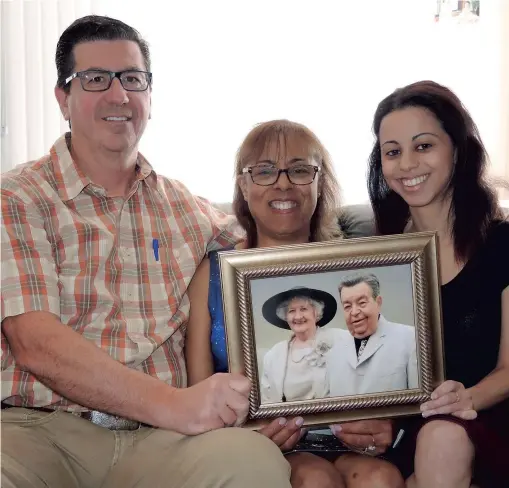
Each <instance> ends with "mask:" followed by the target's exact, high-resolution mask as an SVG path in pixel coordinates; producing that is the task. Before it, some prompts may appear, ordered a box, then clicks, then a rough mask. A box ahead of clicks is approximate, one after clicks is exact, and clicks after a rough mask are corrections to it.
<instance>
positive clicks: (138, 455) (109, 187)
mask: <svg viewBox="0 0 509 488" xmlns="http://www.w3.org/2000/svg"><path fill="white" fill-rule="evenodd" d="M56 64H57V71H58V81H57V86H56V88H55V95H56V98H57V100H58V103H59V105H60V109H61V112H62V114H63V116H64V118H65V119H66V120H67V121H69V125H70V127H71V132H69V133H68V134H66V135H65V136H63V137H61V138H60V139H59V140H57V141H56V143H55V144H54V146H53V147H52V148H51V151H50V154H49V155H48V156H45V157H43V158H41V159H40V160H38V161H36V162H31V163H27V164H26V165H23V166H21V167H18V168H17V169H15V170H13V171H11V172H9V173H7V174H5V175H4V176H3V179H2V187H1V191H2V229H1V232H2V287H1V294H2V302H1V303H2V318H1V320H2V475H3V476H2V486H5V487H17V488H21V487H27V488H28V487H30V488H35V487H46V486H51V487H66V488H71V487H79V486H104V487H117V486H118V487H123V488H124V487H129V486H137V487H140V488H141V487H151V488H152V487H156V486H158V487H162V486H164V487H193V488H194V487H197V488H199V487H205V486H207V487H209V486H210V487H219V486H221V487H255V486H282V487H285V486H288V487H289V486H290V484H289V472H288V471H289V470H288V464H287V462H286V461H285V460H284V458H283V456H282V455H281V453H280V450H279V449H278V448H277V445H276V443H274V442H272V441H270V440H268V439H267V437H271V435H272V434H274V429H273V430H272V432H269V431H267V429H266V430H265V431H264V433H265V435H266V437H264V436H263V435H260V434H258V433H255V432H252V431H250V430H248V429H239V428H228V429H226V428H225V429H222V427H225V426H234V425H241V424H242V423H243V422H244V420H245V417H246V414H247V410H248V395H249V391H250V384H249V381H248V380H247V379H246V378H244V377H242V376H240V375H234V374H221V375H214V376H212V377H211V378H209V379H207V380H205V381H203V382H201V383H199V384H197V385H195V386H193V387H190V388H186V372H185V363H184V357H183V350H182V349H183V348H182V345H183V334H184V332H183V327H182V325H183V324H185V321H186V319H187V317H188V315H189V302H188V299H187V296H186V290H187V286H188V284H189V281H190V280H191V277H192V275H193V273H194V271H195V269H196V267H197V265H198V264H199V262H200V261H201V259H202V258H203V256H204V255H205V253H206V252H207V251H208V250H210V249H212V248H214V247H216V248H217V247H221V246H224V245H227V244H230V243H232V242H235V241H236V240H237V239H238V236H236V235H235V234H234V233H233V232H232V230H231V229H233V227H232V224H233V223H232V222H230V221H229V220H228V219H227V218H226V217H225V216H224V215H223V214H220V213H218V212H216V211H214V210H213V209H212V207H211V206H210V205H209V204H208V203H207V202H205V201H203V200H201V199H199V198H196V197H193V196H192V195H191V194H190V193H189V192H188V190H187V189H186V188H185V187H183V186H182V185H181V184H179V183H178V182H175V181H172V180H168V179H166V178H164V177H161V176H159V175H157V174H156V173H155V172H154V171H153V170H152V168H151V166H150V165H149V164H148V162H147V161H146V160H145V159H144V157H143V156H142V155H141V154H140V153H139V152H138V143H139V140H140V138H141V136H142V134H143V132H144V129H145V126H146V124H147V121H148V119H149V118H150V107H151V89H152V74H151V73H150V55H149V49H148V46H147V44H146V43H145V41H144V40H143V39H142V38H141V37H140V36H139V34H138V32H137V31H135V30H134V29H133V28H131V27H130V26H128V25H126V24H124V23H122V22H120V21H118V20H115V19H110V18H107V17H97V16H90V17H84V18H82V19H78V20H77V21H75V22H74V23H73V24H72V25H71V26H69V27H68V28H67V29H66V30H65V32H64V33H63V34H62V36H61V37H60V40H59V42H58V45H57V51H56ZM161 144H163V141H161ZM284 429H286V427H279V431H278V432H279V434H280V435H283V436H286V437H288V436H291V435H293V434H294V433H295V434H296V435H298V432H297V431H298V429H297V428H296V427H295V426H294V425H291V426H289V427H288V429H287V430H288V432H285V431H284ZM292 429H293V430H292ZM269 430H270V429H269ZM218 446H220V449H218Z"/></svg>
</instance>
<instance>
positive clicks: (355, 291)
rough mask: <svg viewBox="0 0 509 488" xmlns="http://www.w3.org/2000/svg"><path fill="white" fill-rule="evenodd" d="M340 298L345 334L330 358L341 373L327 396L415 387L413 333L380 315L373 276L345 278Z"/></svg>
mask: <svg viewBox="0 0 509 488" xmlns="http://www.w3.org/2000/svg"><path fill="white" fill-rule="evenodd" d="M339 296H340V299H341V304H342V307H343V313H344V317H345V321H346V325H347V328H348V330H349V332H350V336H349V337H348V338H347V340H345V341H343V342H342V343H340V344H339V345H338V350H337V351H336V354H335V355H334V358H335V361H336V362H339V361H341V365H339V363H338V365H337V368H336V369H337V370H338V371H341V374H338V375H337V376H335V377H334V378H331V396H342V395H353V394H356V395H358V394H364V393H378V392H386V391H394V390H406V389H412V388H418V386H419V375H418V370H417V357H416V335H415V329H414V327H410V326H408V325H403V324H396V323H394V322H389V321H388V320H387V319H385V318H384V317H383V315H382V314H381V309H382V296H381V295H380V283H379V281H378V278H377V277H376V276H375V275H373V274H357V275H351V276H348V277H346V278H345V279H343V280H342V282H341V283H340V285H339Z"/></svg>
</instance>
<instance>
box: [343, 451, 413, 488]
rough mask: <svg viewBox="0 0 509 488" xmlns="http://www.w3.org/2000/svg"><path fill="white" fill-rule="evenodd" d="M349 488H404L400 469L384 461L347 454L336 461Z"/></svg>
mask: <svg viewBox="0 0 509 488" xmlns="http://www.w3.org/2000/svg"><path fill="white" fill-rule="evenodd" d="M336 466H337V468H338V470H339V471H341V473H342V475H343V478H344V479H345V481H346V485H347V487H348V488H404V487H405V481H404V480H403V476H401V473H400V472H399V470H398V468H396V466H394V465H393V464H391V463H389V462H388V461H385V460H383V459H378V458H371V457H367V456H361V455H357V454H351V455H350V454H346V455H343V456H341V457H340V458H339V459H338V461H336Z"/></svg>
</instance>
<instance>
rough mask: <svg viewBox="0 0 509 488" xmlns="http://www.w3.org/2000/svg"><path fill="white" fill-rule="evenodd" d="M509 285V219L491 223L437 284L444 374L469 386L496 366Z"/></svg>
mask: <svg viewBox="0 0 509 488" xmlns="http://www.w3.org/2000/svg"><path fill="white" fill-rule="evenodd" d="M508 286H509V222H496V223H493V224H492V226H491V227H490V229H489V231H488V234H487V238H486V241H485V243H484V244H483V245H482V246H481V247H480V248H479V249H478V250H477V251H476V252H475V253H474V255H473V256H472V257H471V258H470V260H469V261H468V262H467V264H466V265H465V267H464V268H463V269H462V270H461V271H460V273H459V274H458V275H457V276H456V277H455V278H454V279H453V280H452V281H450V282H449V283H447V284H445V285H443V286H442V314H443V329H444V353H445V367H446V371H445V377H446V379H449V380H456V381H459V382H461V383H463V384H464V385H465V387H466V388H470V387H472V386H474V385H475V384H477V383H479V381H481V380H482V379H483V378H484V377H485V376H486V375H488V374H489V373H490V372H491V371H493V369H494V368H495V366H496V364H497V359H498V351H499V346H500V336H501V324H502V306H501V295H502V292H503V291H504V289H505V288H507V287H508Z"/></svg>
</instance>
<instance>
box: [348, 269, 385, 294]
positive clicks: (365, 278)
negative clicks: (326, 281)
mask: <svg viewBox="0 0 509 488" xmlns="http://www.w3.org/2000/svg"><path fill="white" fill-rule="evenodd" d="M359 283H366V285H368V286H369V287H370V288H371V291H372V292H373V298H376V297H378V296H380V282H379V281H378V278H377V277H376V276H375V275H374V274H372V273H356V274H352V275H348V276H346V277H345V278H343V279H342V280H341V282H340V283H339V286H338V288H339V297H340V298H341V290H342V289H343V288H351V287H352V286H355V285H358V284H359Z"/></svg>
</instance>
